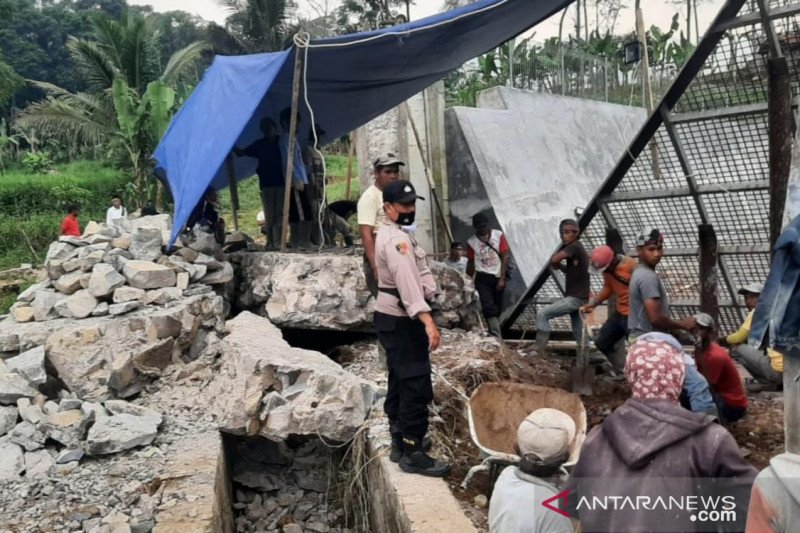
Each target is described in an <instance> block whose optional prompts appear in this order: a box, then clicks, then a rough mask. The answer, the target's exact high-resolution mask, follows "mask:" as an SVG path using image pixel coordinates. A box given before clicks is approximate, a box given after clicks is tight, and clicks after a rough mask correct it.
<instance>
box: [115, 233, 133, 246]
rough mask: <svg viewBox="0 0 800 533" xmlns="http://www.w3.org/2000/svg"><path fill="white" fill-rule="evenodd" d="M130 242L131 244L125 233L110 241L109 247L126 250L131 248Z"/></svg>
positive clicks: (128, 236)
mask: <svg viewBox="0 0 800 533" xmlns="http://www.w3.org/2000/svg"><path fill="white" fill-rule="evenodd" d="M131 242H132V239H131V236H130V235H128V234H127V233H126V234H124V235H121V236H119V237H117V238H116V239H114V240H113V241H111V246H112V247H113V248H120V249H122V250H127V249H128V248H130V247H131Z"/></svg>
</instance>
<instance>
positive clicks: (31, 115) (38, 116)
mask: <svg viewBox="0 0 800 533" xmlns="http://www.w3.org/2000/svg"><path fill="white" fill-rule="evenodd" d="M15 125H16V126H17V127H21V128H30V127H33V128H36V129H37V130H39V131H40V132H42V134H43V135H47V136H51V137H54V138H58V139H62V140H65V141H78V142H86V143H90V144H99V143H101V142H104V141H108V140H109V138H110V137H112V136H114V135H115V134H116V128H114V127H113V125H112V124H109V123H107V122H105V121H104V117H102V116H99V115H94V114H92V113H91V112H89V110H87V109H85V108H82V107H80V106H74V105H71V104H70V103H68V102H66V101H63V100H57V99H55V98H47V99H45V100H42V101H40V102H36V103H33V104H31V105H29V106H28V107H27V108H25V110H24V111H23V112H22V113H20V115H19V116H18V117H17V119H16V120H15Z"/></svg>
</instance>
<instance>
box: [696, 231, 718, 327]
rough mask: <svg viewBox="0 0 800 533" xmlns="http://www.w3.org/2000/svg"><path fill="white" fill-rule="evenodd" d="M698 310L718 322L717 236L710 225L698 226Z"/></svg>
mask: <svg viewBox="0 0 800 533" xmlns="http://www.w3.org/2000/svg"><path fill="white" fill-rule="evenodd" d="M698 230H699V241H700V242H699V244H700V310H701V311H703V312H704V313H708V314H709V315H711V316H712V317H713V318H714V320H715V321H718V320H719V297H718V295H717V282H718V278H719V270H718V269H717V263H718V261H719V256H718V250H717V234H716V233H715V232H714V227H713V226H712V225H711V224H700V225H699V226H698Z"/></svg>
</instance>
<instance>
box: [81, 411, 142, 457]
mask: <svg viewBox="0 0 800 533" xmlns="http://www.w3.org/2000/svg"><path fill="white" fill-rule="evenodd" d="M157 434H158V424H157V423H156V421H155V419H154V418H152V417H147V416H134V415H129V414H119V415H114V416H109V417H106V418H101V419H99V420H98V421H96V422H95V423H94V425H93V426H92V427H91V428H90V429H89V435H88V436H87V437H86V452H87V453H88V454H89V455H107V454H110V453H117V452H121V451H123V450H129V449H131V448H135V447H137V446H146V445H148V444H150V443H151V442H153V439H155V438H156V435H157Z"/></svg>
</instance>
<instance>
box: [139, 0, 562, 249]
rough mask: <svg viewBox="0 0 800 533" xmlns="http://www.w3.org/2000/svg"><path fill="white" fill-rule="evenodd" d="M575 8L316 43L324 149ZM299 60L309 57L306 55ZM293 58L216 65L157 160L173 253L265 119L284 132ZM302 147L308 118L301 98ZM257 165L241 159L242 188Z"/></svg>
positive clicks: (310, 61)
mask: <svg viewBox="0 0 800 533" xmlns="http://www.w3.org/2000/svg"><path fill="white" fill-rule="evenodd" d="M571 1H572V0H479V1H477V2H474V3H472V4H469V5H467V6H465V7H462V8H458V9H454V10H451V11H447V12H445V13H440V14H438V15H434V16H431V17H427V18H424V19H420V20H417V21H413V22H409V23H407V24H403V25H400V26H394V27H390V28H385V29H381V30H376V31H371V32H362V33H355V34H350V35H344V36H341V37H333V38H330V39H320V40H314V41H312V42H311V46H310V48H309V49H308V51H307V55H306V58H307V59H306V66H305V67H306V73H305V77H304V80H305V84H306V88H307V92H308V100H309V103H310V105H311V107H312V109H313V110H314V117H315V120H316V123H317V125H318V126H319V127H320V128H322V129H323V130H324V131H325V138H324V139H322V140H321V143H323V144H324V143H325V142H329V141H331V140H334V139H336V138H338V137H340V136H342V135H344V134H346V133H348V132H350V131H352V130H354V129H355V128H357V127H359V126H361V125H363V124H365V123H367V122H369V121H370V120H372V119H373V118H375V117H377V116H378V115H380V114H381V113H384V112H386V111H388V110H389V109H391V108H393V107H395V106H396V105H398V104H400V103H401V102H403V101H405V100H407V99H408V98H410V97H411V96H413V95H414V94H416V93H418V92H420V91H421V90H422V89H424V88H425V87H427V86H429V85H431V84H432V83H434V82H436V81H438V80H440V79H442V78H443V77H444V76H445V75H446V74H447V73H448V72H450V71H452V70H454V69H456V68H458V67H459V66H460V65H461V64H463V63H464V62H465V61H468V60H470V59H472V58H474V57H477V56H479V55H480V54H483V53H485V52H487V51H489V50H491V49H493V48H496V47H497V46H498V45H500V44H501V43H503V42H505V41H507V40H509V39H511V38H512V37H514V36H516V35H518V34H520V33H522V32H523V31H525V30H527V29H528V28H530V27H532V26H534V25H535V24H537V23H539V22H540V21H542V20H544V19H545V18H547V17H549V16H550V15H552V14H553V13H555V12H557V11H559V10H561V9H562V8H563V7H564V6H566V5H567V4H569V3H570V2H571ZM301 53H305V52H303V51H301ZM294 62H295V49H294V48H290V49H288V50H286V51H283V52H275V53H269V54H254V55H246V56H235V57H223V56H217V57H216V58H215V59H214V62H213V63H212V65H211V67H209V69H208V70H207V71H206V73H205V76H204V77H203V80H202V81H201V82H200V84H199V85H198V86H197V88H196V89H195V91H194V92H193V93H192V95H191V96H190V97H189V99H188V100H187V101H186V103H185V104H184V105H183V107H182V108H181V109H180V111H179V112H178V113H177V114H176V116H175V118H174V119H173V121H172V124H170V127H169V129H168V130H167V133H166V134H165V135H164V138H163V139H162V140H161V143H160V144H159V145H158V148H156V151H155V153H154V155H153V157H154V158H155V160H156V162H157V166H156V172H157V173H158V174H159V175H160V176H162V177H164V178H165V179H166V181H167V183H168V184H169V187H170V190H171V192H172V197H173V199H174V201H175V214H174V226H173V229H172V238H171V240H170V243H172V242H174V240H175V238H176V236H177V235H178V233H179V232H180V230H181V228H182V227H183V226H184V225H185V223H186V221H187V219H188V218H189V215H190V213H191V211H192V209H193V208H194V207H195V205H197V203H198V201H199V200H200V198H201V197H202V195H203V192H204V191H205V190H206V188H207V187H208V186H209V185H211V186H213V187H215V188H218V189H219V188H224V187H227V185H228V177H227V170H226V164H225V159H226V157H227V155H228V154H229V153H230V151H231V149H232V148H233V147H234V146H239V147H244V146H247V145H248V144H250V143H251V142H253V141H255V140H256V139H258V138H259V137H260V131H259V124H260V122H261V120H262V119H263V118H264V117H272V118H273V119H274V120H275V122H276V123H278V115H279V114H280V112H281V110H282V109H284V108H286V107H289V106H290V105H291V93H292V80H293V73H294ZM299 107H300V114H301V117H302V118H301V125H300V129H299V130H298V140H299V141H300V142H305V141H306V140H307V139H308V134H309V129H310V122H311V121H310V119H309V112H308V109H307V107H306V105H305V104H304V103H303V99H302V98H301V105H300V106H299ZM256 163H257V162H256V160H255V159H252V158H248V157H234V158H233V166H234V175H235V177H236V179H237V180H241V179H245V178H248V177H250V176H252V175H253V173H254V172H255V168H256Z"/></svg>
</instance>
